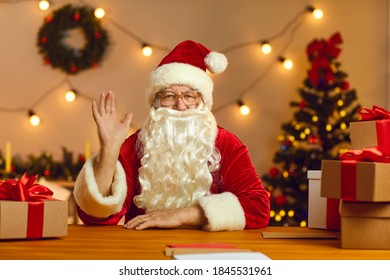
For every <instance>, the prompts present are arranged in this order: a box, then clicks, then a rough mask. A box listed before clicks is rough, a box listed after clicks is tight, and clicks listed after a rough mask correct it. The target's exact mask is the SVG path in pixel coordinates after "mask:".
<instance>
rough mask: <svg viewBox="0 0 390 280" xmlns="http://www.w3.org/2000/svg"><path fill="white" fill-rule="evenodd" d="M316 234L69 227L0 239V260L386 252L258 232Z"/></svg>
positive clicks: (388, 256)
mask: <svg viewBox="0 0 390 280" xmlns="http://www.w3.org/2000/svg"><path fill="white" fill-rule="evenodd" d="M263 231H267V232H321V230H314V229H308V228H299V227H267V228H265V229H259V230H244V231H232V232H205V231H202V230H195V229H165V230H164V229H156V230H150V229H149V230H143V231H136V230H126V229H124V228H123V227H122V226H99V227H96V226H95V227H91V226H85V225H69V230H68V235H67V236H66V237H61V238H53V239H41V240H11V241H10V240H8V241H7V240H0V259H3V260H4V259H5V260H7V259H8V260H18V259H26V260H31V259H37V260H43V259H47V260H51V259H53V260H79V259H88V260H100V259H101V260H106V259H107V260H108V259H110V260H124V259H128V260H163V259H171V257H167V256H165V254H164V249H165V244H172V243H195V242H204V243H221V242H223V243H233V244H235V245H236V246H237V247H238V248H241V249H250V250H252V251H257V252H262V253H264V254H266V255H267V256H269V257H270V258H271V259H275V260H290V259H298V260H309V259H317V260H326V259H333V260H337V259H351V260H352V259H355V260H356V259H365V260H370V259H372V260H374V259H383V260H390V250H347V249H341V248H340V244H341V242H340V240H339V239H263V237H262V232H263Z"/></svg>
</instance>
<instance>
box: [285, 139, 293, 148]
mask: <svg viewBox="0 0 390 280" xmlns="http://www.w3.org/2000/svg"><path fill="white" fill-rule="evenodd" d="M291 144H292V142H291V141H290V140H286V141H284V145H286V146H287V147H290V146H291Z"/></svg>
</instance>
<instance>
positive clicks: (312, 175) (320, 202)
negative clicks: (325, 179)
mask: <svg viewBox="0 0 390 280" xmlns="http://www.w3.org/2000/svg"><path fill="white" fill-rule="evenodd" d="M307 179H308V180H309V184H308V185H309V188H308V193H309V199H308V209H309V210H308V225H307V226H308V227H309V228H317V229H328V230H334V231H339V230H340V212H339V204H340V200H339V199H334V198H326V197H321V170H308V171H307Z"/></svg>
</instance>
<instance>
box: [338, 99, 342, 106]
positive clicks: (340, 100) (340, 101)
mask: <svg viewBox="0 0 390 280" xmlns="http://www.w3.org/2000/svg"><path fill="white" fill-rule="evenodd" d="M343 105H344V101H343V100H342V99H339V100H337V106H339V107H341V106H343Z"/></svg>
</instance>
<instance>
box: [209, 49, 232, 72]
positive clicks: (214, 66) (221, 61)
mask: <svg viewBox="0 0 390 280" xmlns="http://www.w3.org/2000/svg"><path fill="white" fill-rule="evenodd" d="M204 61H205V63H206V66H207V69H208V70H209V71H210V72H211V73H214V74H220V73H222V72H223V71H225V69H226V67H227V65H228V61H227V58H226V56H225V55H223V54H222V53H219V52H210V53H209V54H208V55H206V57H205V58H204Z"/></svg>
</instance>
